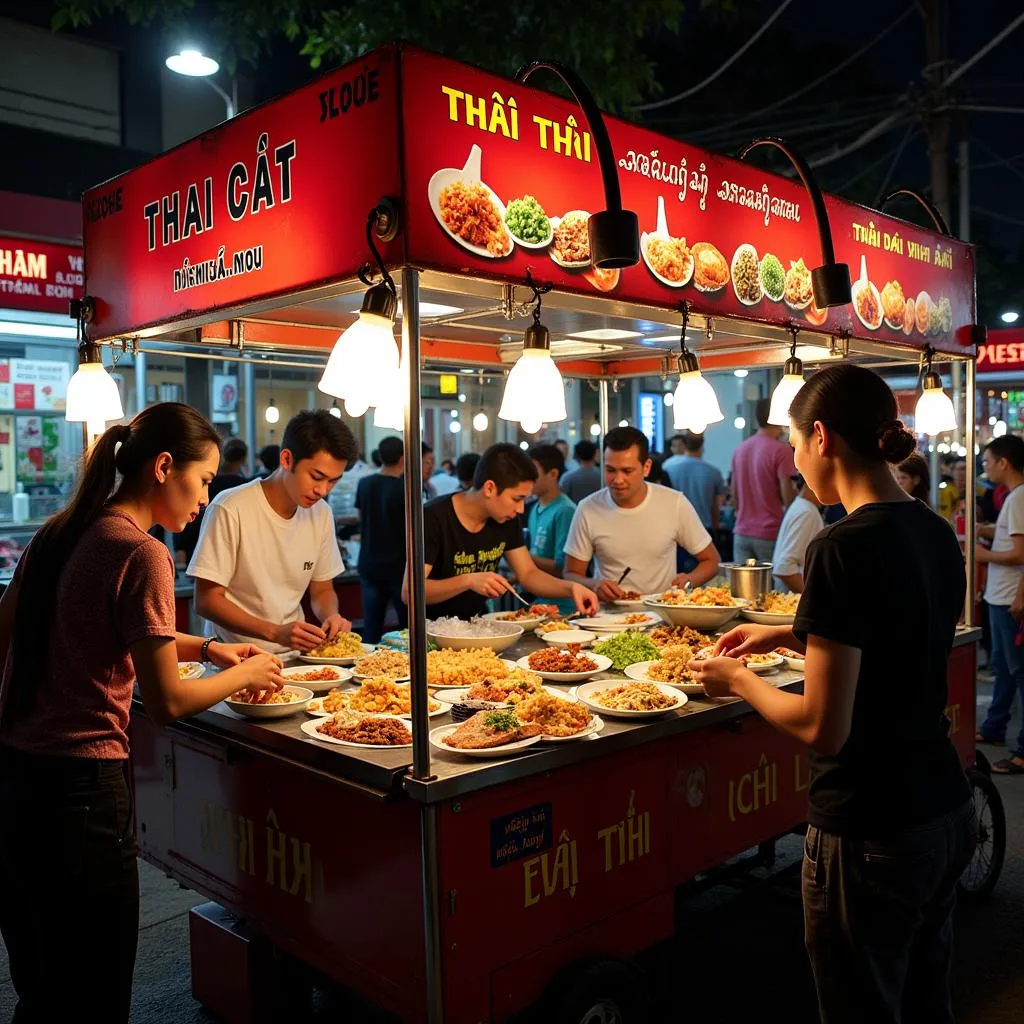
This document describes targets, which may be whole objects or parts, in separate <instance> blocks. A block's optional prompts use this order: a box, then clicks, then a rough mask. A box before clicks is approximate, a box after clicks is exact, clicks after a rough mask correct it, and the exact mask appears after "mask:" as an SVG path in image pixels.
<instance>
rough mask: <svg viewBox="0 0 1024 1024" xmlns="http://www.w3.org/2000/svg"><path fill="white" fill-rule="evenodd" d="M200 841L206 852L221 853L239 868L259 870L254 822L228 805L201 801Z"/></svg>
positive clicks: (242, 869)
mask: <svg viewBox="0 0 1024 1024" xmlns="http://www.w3.org/2000/svg"><path fill="white" fill-rule="evenodd" d="M199 842H200V846H201V847H202V850H203V853H209V854H212V855H214V856H220V855H221V854H222V853H224V854H226V855H227V858H228V860H229V861H231V862H232V863H234V864H236V865H237V867H238V870H239V871H243V872H245V873H246V874H249V875H255V874H256V853H255V843H254V842H253V822H252V819H251V818H247V817H246V816H245V815H244V814H238V813H237V812H235V811H233V810H231V809H230V808H228V807H218V806H217V805H216V804H213V803H210V801H209V800H201V801H200V802H199Z"/></svg>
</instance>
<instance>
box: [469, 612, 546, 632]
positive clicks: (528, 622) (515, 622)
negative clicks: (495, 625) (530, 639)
mask: <svg viewBox="0 0 1024 1024" xmlns="http://www.w3.org/2000/svg"><path fill="white" fill-rule="evenodd" d="M509 614H510V613H509V612H488V613H487V614H486V615H485V616H484V618H485V619H490V620H491V622H500V623H502V624H503V625H509V626H522V628H523V632H525V631H526V630H528V629H536V628H537V627H538V626H539V625H540V624H541V623H542V622H547V621H548V618H549V616H547V615H535V616H533V617H532V618H529V619H503V618H502V616H503V615H509Z"/></svg>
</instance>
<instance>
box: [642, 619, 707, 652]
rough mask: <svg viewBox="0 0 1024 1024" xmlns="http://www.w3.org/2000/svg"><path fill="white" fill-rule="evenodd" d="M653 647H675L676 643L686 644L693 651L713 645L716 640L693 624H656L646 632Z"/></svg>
mask: <svg viewBox="0 0 1024 1024" xmlns="http://www.w3.org/2000/svg"><path fill="white" fill-rule="evenodd" d="M647 636H648V638H649V639H650V640H651V642H652V643H653V644H654V646H655V647H675V646H676V645H677V644H686V645H687V646H688V647H690V648H692V649H693V650H695V651H699V650H701V648H703V647H714V646H715V643H716V642H717V641H716V639H715V637H713V636H710V635H709V634H707V633H702V632H701V631H700V630H699V629H694V628H693V626H665V625H662V626H658V627H656V628H655V629H652V630H651V631H650V633H648V634H647Z"/></svg>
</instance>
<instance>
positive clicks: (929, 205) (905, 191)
mask: <svg viewBox="0 0 1024 1024" xmlns="http://www.w3.org/2000/svg"><path fill="white" fill-rule="evenodd" d="M897 196H910V197H911V198H912V199H916V200H917V202H918V204H919V205H920V206H921V207H922V209H923V210H924V212H925V213H927V214H928V216H929V217H931V220H932V224H934V225H935V230H936V231H938V233H939V234H940V235H945V236H946V237H947V238H952V237H953V233H952V232H951V231H950V230H949V225H948V224H947V223H946V221H945V220H944V219H943V217H942V214H941V213H939V211H938V209H937V208H936V207H935V204H934V203H933V202H932V201H931V200H930V199H928V198H926V197H925V196H923V195H921V193H920V192H915V191H914V190H913V189H912V188H898V189H895V190H894V191H892V192H890V193H889V194H888V195H887V196H886V197H885V198H884V199H883V200H882V201H881V203H879V206H878V209H879V211H882V210H884V209H885V207H886V205H887V204H888V203H890V202H891V201H892V200H893V199H895V198H896V197H897Z"/></svg>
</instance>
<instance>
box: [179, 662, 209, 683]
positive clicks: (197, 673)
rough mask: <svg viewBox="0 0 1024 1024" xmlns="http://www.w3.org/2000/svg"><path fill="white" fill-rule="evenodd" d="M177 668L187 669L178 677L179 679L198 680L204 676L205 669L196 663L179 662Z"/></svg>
mask: <svg viewBox="0 0 1024 1024" xmlns="http://www.w3.org/2000/svg"><path fill="white" fill-rule="evenodd" d="M178 668H179V669H181V668H187V669H188V671H187V672H186V673H185V674H184V675H180V676H178V678H179V679H200V678H202V676H204V675H205V674H206V669H205V668H203V666H202V665H201V664H200V663H199V662H198V661H179V662H178Z"/></svg>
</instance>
